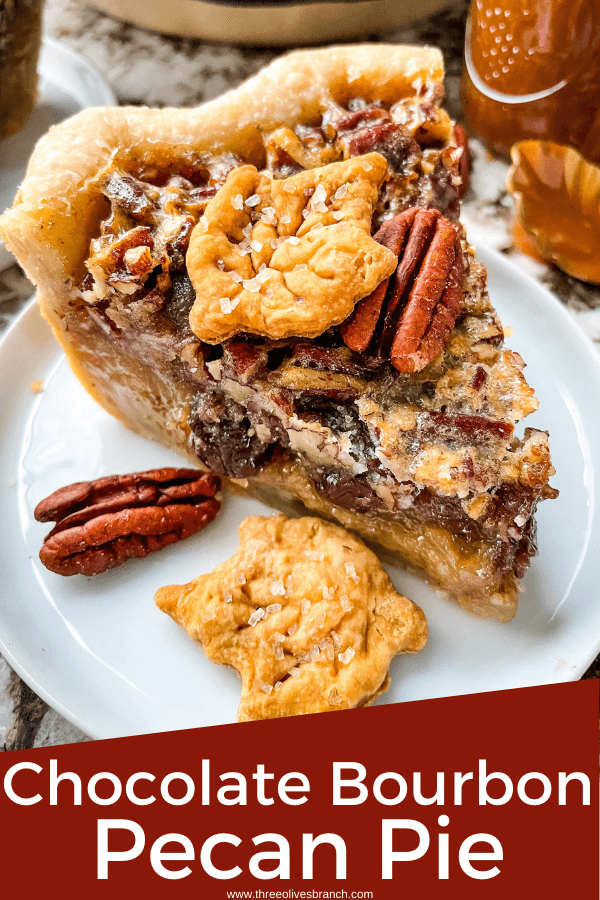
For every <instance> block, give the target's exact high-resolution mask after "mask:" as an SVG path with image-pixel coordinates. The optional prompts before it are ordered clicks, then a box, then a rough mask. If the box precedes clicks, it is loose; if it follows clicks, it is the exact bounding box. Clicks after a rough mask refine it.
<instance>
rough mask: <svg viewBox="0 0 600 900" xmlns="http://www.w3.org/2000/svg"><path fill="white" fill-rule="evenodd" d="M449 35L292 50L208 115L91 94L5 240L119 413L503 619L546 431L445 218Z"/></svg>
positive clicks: (34, 176)
mask: <svg viewBox="0 0 600 900" xmlns="http://www.w3.org/2000/svg"><path fill="white" fill-rule="evenodd" d="M442 81H443V66H442V59H441V55H440V53H439V52H438V51H437V50H433V49H426V48H415V47H406V46H393V45H382V44H377V45H361V46H352V47H335V48H326V49H322V50H314V51H302V52H297V53H292V54H290V55H287V56H284V57H282V58H281V59H280V60H278V61H276V62H275V63H273V64H272V65H270V66H269V67H268V68H267V69H265V70H263V71H262V72H260V73H259V74H258V75H257V76H255V77H254V78H252V79H250V80H249V81H248V82H246V83H245V84H243V85H242V86H241V87H239V88H238V89H236V90H234V91H232V92H230V93H228V94H226V95H225V96H223V97H221V98H219V99H217V100H214V101H212V102H211V103H208V104H206V105H205V106H203V107H201V108H199V109H196V110H147V109H108V110H90V111H87V112H84V113H81V114H80V115H78V116H77V117H75V118H74V119H72V120H70V121H69V122H67V123H65V124H63V125H60V126H59V127H57V128H55V129H53V130H52V131H51V132H50V133H49V134H48V135H47V136H46V137H45V138H44V139H43V141H42V142H41V143H40V145H39V146H38V148H37V150H36V152H35V154H34V156H33V159H32V161H31V163H30V167H29V171H28V174H27V178H26V180H25V182H24V184H23V186H22V188H21V191H20V193H19V195H18V197H17V200H16V203H15V206H14V208H13V209H12V210H11V211H9V212H7V213H6V214H5V216H4V217H3V218H2V220H1V221H0V231H1V232H2V236H3V237H4V239H5V241H6V243H7V245H8V246H9V247H10V249H11V250H13V251H14V252H15V253H16V254H17V256H18V258H19V259H20V260H21V262H22V263H23V265H24V266H25V268H26V270H27V272H28V274H29V275H30V277H32V278H33V280H34V281H35V282H36V283H37V285H38V288H39V294H38V295H39V299H40V304H41V308H42V312H43V314H44V316H45V317H46V318H47V319H48V321H49V322H50V323H51V325H52V327H53V329H54V331H55V333H56V335H57V337H58V339H59V340H60V341H61V343H62V345H63V347H64V348H65V351H66V354H67V358H68V360H69V362H70V364H71V366H72V367H73V369H74V371H75V373H76V374H77V376H78V377H79V378H80V380H81V381H82V383H83V384H84V386H85V387H86V388H87V389H88V391H89V392H90V393H91V394H92V396H94V397H95V398H96V399H97V400H98V401H99V402H100V403H102V404H103V406H104V407H105V408H106V409H107V410H108V411H109V412H111V413H113V414H114V415H116V416H118V417H119V418H120V419H121V420H122V421H123V422H125V423H126V424H127V425H128V426H129V427H131V428H133V429H134V430H135V431H137V432H139V433H140V434H142V435H145V436H147V437H150V438H154V439H156V440H159V441H161V442H163V443H164V444H166V445H167V446H169V447H171V448H174V449H176V450H178V451H180V452H181V453H182V454H183V455H185V456H187V458H188V459H189V460H191V461H193V462H195V463H196V464H201V465H203V466H205V467H206V468H208V469H210V470H212V471H213V472H215V473H217V474H220V475H223V476H224V477H225V483H226V484H228V485H229V486H230V487H234V488H237V489H239V490H244V491H247V492H250V493H251V494H253V495H255V496H257V497H259V498H261V499H263V500H264V501H265V502H267V503H269V504H271V505H274V506H277V507H279V508H283V509H286V508H288V509H289V508H290V507H292V508H294V507H296V508H298V509H306V508H308V509H309V510H311V511H313V512H317V513H319V514H321V515H323V516H325V517H329V518H332V519H334V520H337V521H338V522H340V523H341V524H343V525H344V526H346V527H347V528H350V529H352V530H354V531H357V532H359V533H360V534H361V535H362V536H363V537H364V538H365V539H367V540H368V541H370V542H371V543H373V544H375V545H377V546H379V547H380V548H385V549H387V550H388V551H391V552H392V554H393V555H394V558H395V559H396V560H398V561H400V560H403V561H404V562H405V563H407V564H409V565H411V566H413V567H416V568H418V569H420V570H422V571H423V572H425V573H426V575H427V576H428V577H429V578H430V579H431V580H432V581H433V582H434V583H435V584H436V585H437V586H439V587H441V588H442V589H444V590H445V591H446V592H447V593H448V594H449V595H451V596H452V597H453V598H454V599H455V600H456V601H457V602H458V603H459V604H460V605H461V606H463V607H465V608H468V609H470V610H471V611H472V612H474V613H476V614H478V615H481V616H493V617H496V618H497V619H500V620H508V619H510V618H511V617H512V616H513V615H514V613H515V611H516V602H517V594H518V582H519V579H520V578H521V577H522V576H523V574H524V573H525V571H526V569H527V567H528V566H529V562H530V559H531V557H532V556H533V555H534V554H535V550H536V543H535V539H536V536H535V521H534V513H535V509H536V505H537V503H538V502H539V501H540V500H543V499H545V498H548V497H551V496H553V494H554V493H555V492H553V490H552V489H551V488H550V487H549V486H548V479H549V477H550V476H551V475H552V474H553V471H554V470H553V468H552V465H551V462H550V454H549V449H548V436H547V434H546V433H545V432H543V431H538V430H534V429H526V430H525V433H524V437H522V438H521V437H517V435H516V434H515V430H514V429H515V424H516V423H517V422H518V421H519V420H521V419H523V418H524V417H525V416H527V415H528V414H529V413H530V412H532V411H533V410H535V409H536V408H537V401H536V400H535V398H534V396H533V391H532V390H531V388H530V387H529V386H528V384H527V382H526V380H525V378H524V376H523V371H522V370H523V367H524V363H523V361H522V359H521V358H520V357H519V355H518V354H516V353H514V352H512V351H510V350H507V349H505V348H504V347H503V339H504V334H503V331H502V326H501V324H500V322H499V320H498V317H497V315H496V313H495V311H494V308H493V307H492V305H491V303H490V300H489V297H488V295H487V291H486V273H485V270H484V268H483V266H482V265H481V264H480V263H478V262H477V261H476V259H475V255H474V251H473V248H472V247H470V246H469V244H468V243H467V240H466V236H465V233H464V229H463V228H462V226H461V224H460V222H459V219H458V216H459V203H460V201H459V197H460V194H461V192H462V191H463V190H464V177H465V173H466V165H465V156H464V149H465V140H464V133H463V132H462V130H461V129H459V128H457V127H456V126H454V124H453V123H452V122H451V120H450V119H449V117H448V115H447V114H446V113H445V112H444V110H443V109H442V108H441V106H440V103H441V100H442V96H443V86H442Z"/></svg>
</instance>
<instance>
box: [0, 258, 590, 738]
mask: <svg viewBox="0 0 600 900" xmlns="http://www.w3.org/2000/svg"><path fill="white" fill-rule="evenodd" d="M477 252H478V259H479V261H480V262H482V263H483V264H484V265H485V266H486V269H487V267H488V266H489V264H490V262H491V263H492V266H496V267H497V268H498V269H500V271H501V273H502V270H503V269H504V270H506V271H507V272H508V273H509V275H510V276H512V277H516V278H518V279H520V280H522V281H523V282H525V284H527V285H528V286H529V287H530V288H531V289H532V290H534V291H537V292H538V294H539V295H540V296H541V295H543V296H544V301H545V302H547V303H550V305H551V307H552V308H553V310H554V312H555V313H557V314H558V317H559V318H560V319H562V321H563V323H564V325H565V328H567V329H568V330H569V331H570V332H571V335H572V337H573V338H576V339H577V341H578V342H579V343H580V345H581V347H582V350H583V351H585V353H586V356H587V357H588V360H589V362H590V363H591V364H592V367H593V368H595V369H596V374H597V377H598V380H599V382H600V353H599V352H598V350H597V349H596V347H595V346H594V343H593V341H592V339H591V338H590V337H589V335H588V334H587V333H586V332H585V331H584V330H583V328H582V327H581V325H580V324H579V322H578V321H577V319H576V318H575V317H574V316H573V315H572V314H571V313H570V312H569V311H568V310H567V308H566V307H565V305H564V304H563V303H562V302H561V301H560V300H559V299H558V297H556V296H555V295H554V294H553V293H552V292H551V291H550V290H549V289H548V288H547V287H546V286H545V285H543V284H541V283H540V282H539V281H537V280H536V279H535V278H533V277H532V276H531V275H529V274H528V273H526V272H523V270H522V269H520V268H519V267H518V266H517V265H516V264H515V263H514V262H513V261H512V260H510V259H507V258H506V257H505V256H504V255H503V254H501V253H498V252H497V251H495V250H492V249H490V248H487V247H479V248H478V251H477ZM540 292H541V293H540ZM36 308H37V298H36V295H35V293H34V294H33V295H32V297H31V298H30V299H29V300H28V301H26V303H25V305H24V307H23V309H22V310H21V311H20V312H19V314H18V315H17V317H16V318H15V319H14V321H13V322H12V323H11V324H10V325H9V327H8V328H7V329H6V330H5V331H4V333H3V334H2V336H1V337H0V365H1V361H2V354H3V351H4V346H5V344H6V343H8V341H9V340H11V339H12V337H13V335H14V334H15V332H16V331H17V330H19V329H20V328H21V327H22V323H23V321H24V320H25V319H26V317H28V316H31V315H32V313H33V311H34V309H36ZM37 315H40V313H39V308H37ZM57 350H59V348H58V347H57ZM599 463H600V460H599ZM465 615H467V613H465ZM591 648H592V649H591V651H590V650H589V649H588V652H587V653H586V654H584V655H583V656H582V657H581V658H580V659H579V661H578V662H577V663H576V664H574V663H573V662H572V660H571V662H572V664H571V665H570V666H568V667H565V669H564V670H562V671H561V674H560V675H559V676H558V677H557V679H556V681H557V682H569V681H577V680H579V679H580V678H581V676H582V675H583V673H584V672H585V671H586V670H587V668H588V667H589V665H590V664H591V662H592V661H593V660H594V659H595V658H596V656H598V654H600V630H599V631H598V635H597V637H596V639H595V641H594V642H593V643H592V645H591ZM0 653H1V654H2V656H3V657H4V659H5V660H6V661H7V663H8V664H9V665H10V666H11V668H12V669H13V670H14V671H15V672H16V673H17V674H18V675H19V677H20V678H22V680H23V681H24V682H25V683H26V684H27V685H28V686H29V687H30V688H31V689H32V690H34V691H35V692H36V693H37V694H38V696H39V697H41V698H42V699H43V700H44V701H45V702H46V703H47V704H48V705H49V706H50V708H51V709H53V710H54V711H56V712H57V713H59V715H61V716H62V717H63V718H64V719H66V720H67V721H68V722H70V723H71V724H72V725H74V726H75V727H76V728H78V729H80V730H81V731H82V732H83V733H84V734H85V735H86V736H88V737H90V738H91V739H93V740H102V739H107V738H111V737H114V735H107V734H105V733H103V732H102V730H99V729H97V728H95V727H94V725H93V724H91V723H89V722H87V721H86V720H85V718H83V717H82V716H81V715H79V714H77V713H76V712H74V711H72V710H71V709H70V708H69V706H67V705H65V702H66V701H64V700H61V699H59V696H57V695H56V688H55V689H54V690H51V689H47V688H46V687H45V686H44V685H43V684H42V683H40V681H39V679H38V676H37V675H36V674H34V673H33V672H31V671H29V669H28V668H26V667H25V666H23V665H22V664H21V663H20V662H19V660H18V658H16V657H15V655H14V654H13V653H12V651H11V649H10V648H9V646H8V645H7V641H6V640H5V638H4V636H3V634H2V633H1V632H0ZM508 689H509V690H510V688H508ZM514 689H518V688H514ZM490 690H494V689H493V688H491V689H490ZM477 693H478V692H477ZM58 695H60V690H59V691H58ZM200 727H202V726H200ZM208 727H210V726H208Z"/></svg>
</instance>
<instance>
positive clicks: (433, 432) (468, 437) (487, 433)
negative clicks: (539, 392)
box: [418, 412, 514, 445]
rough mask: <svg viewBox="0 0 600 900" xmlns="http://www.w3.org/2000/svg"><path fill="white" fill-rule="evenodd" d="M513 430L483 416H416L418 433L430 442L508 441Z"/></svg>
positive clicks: (506, 425)
mask: <svg viewBox="0 0 600 900" xmlns="http://www.w3.org/2000/svg"><path fill="white" fill-rule="evenodd" d="M513 431H514V428H513V426H512V425H510V424H509V423H508V422H500V421H499V420H497V419H487V418H485V416H468V415H464V416H463V415H457V414H455V413H446V412H425V413H421V414H420V415H419V416H418V433H419V437H420V438H421V439H425V440H430V441H439V440H446V441H456V442H457V443H462V444H464V443H467V444H475V445H480V444H488V443H489V442H490V441H493V440H505V441H508V440H510V438H511V437H512V434H513Z"/></svg>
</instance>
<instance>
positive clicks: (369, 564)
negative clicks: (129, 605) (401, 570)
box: [155, 515, 427, 722]
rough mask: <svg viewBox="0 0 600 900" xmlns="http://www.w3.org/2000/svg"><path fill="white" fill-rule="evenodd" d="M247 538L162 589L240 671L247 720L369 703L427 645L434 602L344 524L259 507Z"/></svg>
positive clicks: (205, 644)
mask: <svg viewBox="0 0 600 900" xmlns="http://www.w3.org/2000/svg"><path fill="white" fill-rule="evenodd" d="M239 537H240V547H239V549H238V550H237V552H236V553H235V554H234V555H233V556H232V557H231V558H230V559H228V560H227V561H226V562H223V563H221V564H220V565H219V566H217V567H216V569H214V571H213V572H211V573H210V574H209V575H201V576H200V577H199V578H196V579H195V580H194V581H191V582H190V583H189V584H186V585H170V586H168V587H163V588H160V589H159V590H158V591H157V593H156V598H155V599H156V603H157V605H158V606H159V608H160V609H162V610H163V612H166V613H168V614H169V615H170V616H171V618H172V619H174V621H175V622H177V623H178V624H180V625H182V626H183V627H184V628H185V629H186V631H187V632H188V634H189V635H190V637H192V638H193V639H194V640H196V641H198V643H199V644H201V646H202V648H203V650H204V652H205V653H206V655H207V656H208V658H209V659H211V660H212V661H213V662H216V663H221V664H223V665H228V666H232V667H233V668H235V669H236V670H237V671H238V673H239V675H240V677H241V679H242V699H241V702H240V705H239V708H238V716H237V717H238V721H239V722H245V721H249V720H253V719H270V718H278V717H281V716H294V715H304V714H306V713H316V712H328V711H333V710H339V709H351V708H353V707H357V706H368V705H370V704H371V703H372V702H373V701H374V700H375V699H376V698H377V697H378V696H379V695H380V694H382V693H383V692H384V691H386V690H387V688H388V686H389V682H390V679H389V676H388V669H389V666H390V663H391V661H392V659H393V657H394V656H395V655H396V654H398V653H407V652H413V653H414V652H416V651H418V650H421V649H422V648H423V647H424V645H425V642H426V640H427V622H426V619H425V616H424V614H423V612H422V611H421V610H420V609H419V607H418V606H416V604H414V603H412V601H410V600H407V598H406V597H403V596H402V595H401V594H398V593H397V592H396V591H395V590H394V587H393V585H392V582H391V580H390V578H389V576H388V575H387V573H386V572H385V571H384V569H383V568H382V566H381V564H380V562H379V560H378V559H377V557H376V556H375V554H374V553H373V552H372V551H371V550H369V549H367V547H366V546H365V545H364V544H363V543H362V541H360V540H359V539H358V538H356V537H354V536H353V535H352V534H350V533H349V532H348V531H346V530H345V529H343V528H341V527H340V526H338V525H333V524H331V523H329V522H324V521H322V520H321V519H316V518H312V517H303V518H299V519H293V518H288V517H286V516H281V515H279V516H274V517H265V516H250V517H249V518H247V519H245V520H244V521H243V522H242V523H241V525H240V527H239Z"/></svg>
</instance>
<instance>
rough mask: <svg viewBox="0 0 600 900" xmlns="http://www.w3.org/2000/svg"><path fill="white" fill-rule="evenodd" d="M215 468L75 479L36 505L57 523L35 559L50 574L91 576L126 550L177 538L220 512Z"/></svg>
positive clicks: (141, 550) (142, 550)
mask: <svg viewBox="0 0 600 900" xmlns="http://www.w3.org/2000/svg"><path fill="white" fill-rule="evenodd" d="M219 486H220V482H219V479H218V478H217V477H216V476H215V475H210V474H207V473H202V472H199V471H198V470H197V469H174V468H165V469H154V470H152V471H149V472H136V473H134V474H131V475H113V476H109V477H106V478H97V479H96V480H95V481H80V482H77V483H75V484H71V485H69V486H68V487H64V488H60V489H59V490H58V491H55V492H54V493H53V494H51V495H50V496H49V497H46V499H45V500H42V501H41V502H40V503H38V505H37V506H36V508H35V511H34V516H35V518H36V519H37V521H38V522H56V523H57V524H56V525H55V526H54V528H53V529H52V531H51V532H50V533H49V534H48V535H47V536H46V538H45V540H44V544H43V546H42V549H41V550H40V560H41V561H42V563H43V564H44V565H45V566H46V568H47V569H50V571H51V572H55V573H56V574H57V575H98V574H99V573H100V572H105V571H106V570H107V569H113V568H114V567H115V566H120V565H121V564H122V563H124V562H126V561H127V560H128V559H131V558H132V557H144V556H147V555H148V554H149V553H153V552H155V551H156V550H161V549H162V548H163V547H166V546H167V544H174V543H175V542H176V541H180V540H184V539H185V538H187V537H189V536H190V535H192V534H195V533H196V532H197V531H200V530H201V529H202V528H204V526H205V525H208V523H209V522H211V521H212V519H214V517H215V516H216V514H217V513H218V512H219V509H220V507H221V504H220V503H219V501H218V500H217V499H216V498H215V494H216V492H217V491H218V489H219Z"/></svg>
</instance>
